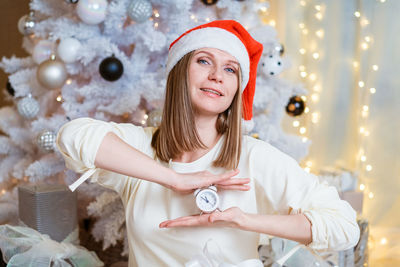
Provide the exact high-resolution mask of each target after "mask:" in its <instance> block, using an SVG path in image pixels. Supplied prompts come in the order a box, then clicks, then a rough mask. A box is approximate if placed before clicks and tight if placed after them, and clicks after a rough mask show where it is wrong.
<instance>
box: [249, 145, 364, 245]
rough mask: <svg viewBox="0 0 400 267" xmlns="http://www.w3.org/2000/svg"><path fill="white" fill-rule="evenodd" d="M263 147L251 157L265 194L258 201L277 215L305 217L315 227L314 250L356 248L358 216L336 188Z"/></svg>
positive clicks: (253, 174)
mask: <svg viewBox="0 0 400 267" xmlns="http://www.w3.org/2000/svg"><path fill="white" fill-rule="evenodd" d="M262 143H263V144H261V142H260V144H258V145H256V146H254V147H253V149H252V151H250V153H249V155H250V156H249V157H250V158H249V161H250V162H251V163H250V164H251V165H252V167H251V169H252V173H251V177H254V178H255V179H256V184H258V186H259V187H261V190H258V191H261V192H262V193H263V195H262V196H257V198H261V199H262V201H266V202H268V203H267V205H265V206H269V207H270V208H272V211H273V212H278V213H281V214H285V213H286V214H288V212H289V211H290V213H291V214H295V213H302V214H304V215H305V216H306V217H307V218H308V219H309V221H310V222H311V225H312V226H311V231H312V242H311V243H310V244H308V246H309V247H310V248H312V249H331V250H344V249H348V248H351V247H354V246H355V245H356V244H357V242H358V239H359V235H360V230H359V227H358V224H357V221H356V212H355V211H354V210H353V208H352V207H351V206H350V204H349V203H348V202H346V201H343V200H341V199H340V198H339V195H338V192H337V191H336V188H334V187H332V186H328V185H327V184H325V183H320V182H319V180H318V178H317V177H315V176H314V175H312V174H309V173H307V172H305V171H304V170H303V169H302V168H301V167H300V166H299V165H298V163H297V162H296V161H295V160H294V159H292V158H291V157H289V156H287V155H286V154H284V153H282V152H280V151H279V150H277V149H275V148H273V147H272V146H270V145H269V144H267V143H264V142H262ZM262 206H264V205H262ZM269 212H271V210H270V211H269Z"/></svg>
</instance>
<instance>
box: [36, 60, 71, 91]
mask: <svg viewBox="0 0 400 267" xmlns="http://www.w3.org/2000/svg"><path fill="white" fill-rule="evenodd" d="M36 78H37V80H38V82H39V83H40V84H41V85H42V86H43V87H46V88H48V89H56V88H60V87H62V86H63V85H64V83H65V81H66V80H67V69H66V68H65V65H64V63H63V62H62V61H60V60H57V59H56V58H55V56H54V55H52V57H51V59H49V60H46V61H43V62H42V63H41V64H40V65H39V67H38V68H37V72H36Z"/></svg>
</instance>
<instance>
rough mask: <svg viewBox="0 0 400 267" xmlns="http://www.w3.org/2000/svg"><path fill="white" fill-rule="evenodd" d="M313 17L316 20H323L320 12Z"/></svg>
mask: <svg viewBox="0 0 400 267" xmlns="http://www.w3.org/2000/svg"><path fill="white" fill-rule="evenodd" d="M315 17H316V18H317V19H318V20H322V18H323V16H322V13H321V12H317V13H315Z"/></svg>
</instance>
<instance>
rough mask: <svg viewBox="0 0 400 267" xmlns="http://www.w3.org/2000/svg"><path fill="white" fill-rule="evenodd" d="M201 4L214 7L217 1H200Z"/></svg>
mask: <svg viewBox="0 0 400 267" xmlns="http://www.w3.org/2000/svg"><path fill="white" fill-rule="evenodd" d="M201 2H203V4H205V5H207V6H211V5H215V4H216V3H217V2H218V0H201Z"/></svg>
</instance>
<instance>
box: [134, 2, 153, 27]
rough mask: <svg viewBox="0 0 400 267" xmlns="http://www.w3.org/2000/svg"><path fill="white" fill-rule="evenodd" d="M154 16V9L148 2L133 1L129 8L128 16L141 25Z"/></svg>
mask: <svg viewBox="0 0 400 267" xmlns="http://www.w3.org/2000/svg"><path fill="white" fill-rule="evenodd" d="M152 14H153V7H152V6H151V3H150V2H149V1H147V0H133V1H132V2H131V3H130V5H129V7H128V16H129V17H130V18H131V19H133V20H134V21H136V22H138V23H141V22H144V21H146V20H147V19H148V18H150V17H151V15H152Z"/></svg>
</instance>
